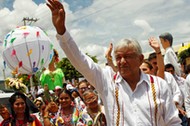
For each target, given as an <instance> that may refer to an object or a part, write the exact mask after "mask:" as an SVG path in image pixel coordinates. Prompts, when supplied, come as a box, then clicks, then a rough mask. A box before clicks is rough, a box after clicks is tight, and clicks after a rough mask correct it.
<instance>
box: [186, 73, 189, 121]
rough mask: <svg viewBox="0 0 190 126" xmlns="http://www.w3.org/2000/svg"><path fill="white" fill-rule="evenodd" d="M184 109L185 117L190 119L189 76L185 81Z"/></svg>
mask: <svg viewBox="0 0 190 126" xmlns="http://www.w3.org/2000/svg"><path fill="white" fill-rule="evenodd" d="M185 87H186V92H185V109H186V113H187V117H188V118H190V74H189V75H188V76H187V78H186V80H185Z"/></svg>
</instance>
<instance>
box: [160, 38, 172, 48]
mask: <svg viewBox="0 0 190 126" xmlns="http://www.w3.org/2000/svg"><path fill="white" fill-rule="evenodd" d="M160 42H161V44H162V47H163V48H164V49H166V48H167V47H169V46H170V44H169V41H167V40H164V39H163V38H160Z"/></svg>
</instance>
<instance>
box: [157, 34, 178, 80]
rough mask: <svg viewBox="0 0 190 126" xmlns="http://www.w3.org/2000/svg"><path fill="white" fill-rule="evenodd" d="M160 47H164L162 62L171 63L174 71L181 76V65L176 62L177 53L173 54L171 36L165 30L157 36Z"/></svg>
mask: <svg viewBox="0 0 190 126" xmlns="http://www.w3.org/2000/svg"><path fill="white" fill-rule="evenodd" d="M159 38H160V41H161V44H162V47H163V48H164V49H165V55H164V64H165V65H166V64H168V63H171V64H172V65H173V66H174V68H175V73H176V74H177V75H178V76H181V65H180V64H179V63H178V58H177V55H176V54H175V52H174V50H173V48H172V44H173V36H172V35H171V34H170V33H168V32H166V33H163V34H161V35H160V36H159Z"/></svg>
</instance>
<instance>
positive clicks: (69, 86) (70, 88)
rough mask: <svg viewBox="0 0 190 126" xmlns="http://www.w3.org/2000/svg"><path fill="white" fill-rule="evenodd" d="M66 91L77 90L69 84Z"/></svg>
mask: <svg viewBox="0 0 190 126" xmlns="http://www.w3.org/2000/svg"><path fill="white" fill-rule="evenodd" d="M66 89H67V90H72V89H75V87H73V86H72V85H71V84H67V85H66Z"/></svg>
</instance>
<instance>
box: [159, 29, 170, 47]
mask: <svg viewBox="0 0 190 126" xmlns="http://www.w3.org/2000/svg"><path fill="white" fill-rule="evenodd" d="M159 38H162V39H164V40H168V41H169V43H170V46H172V44H173V36H172V35H171V34H170V33H169V32H166V33H163V34H161V35H160V36H159Z"/></svg>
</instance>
